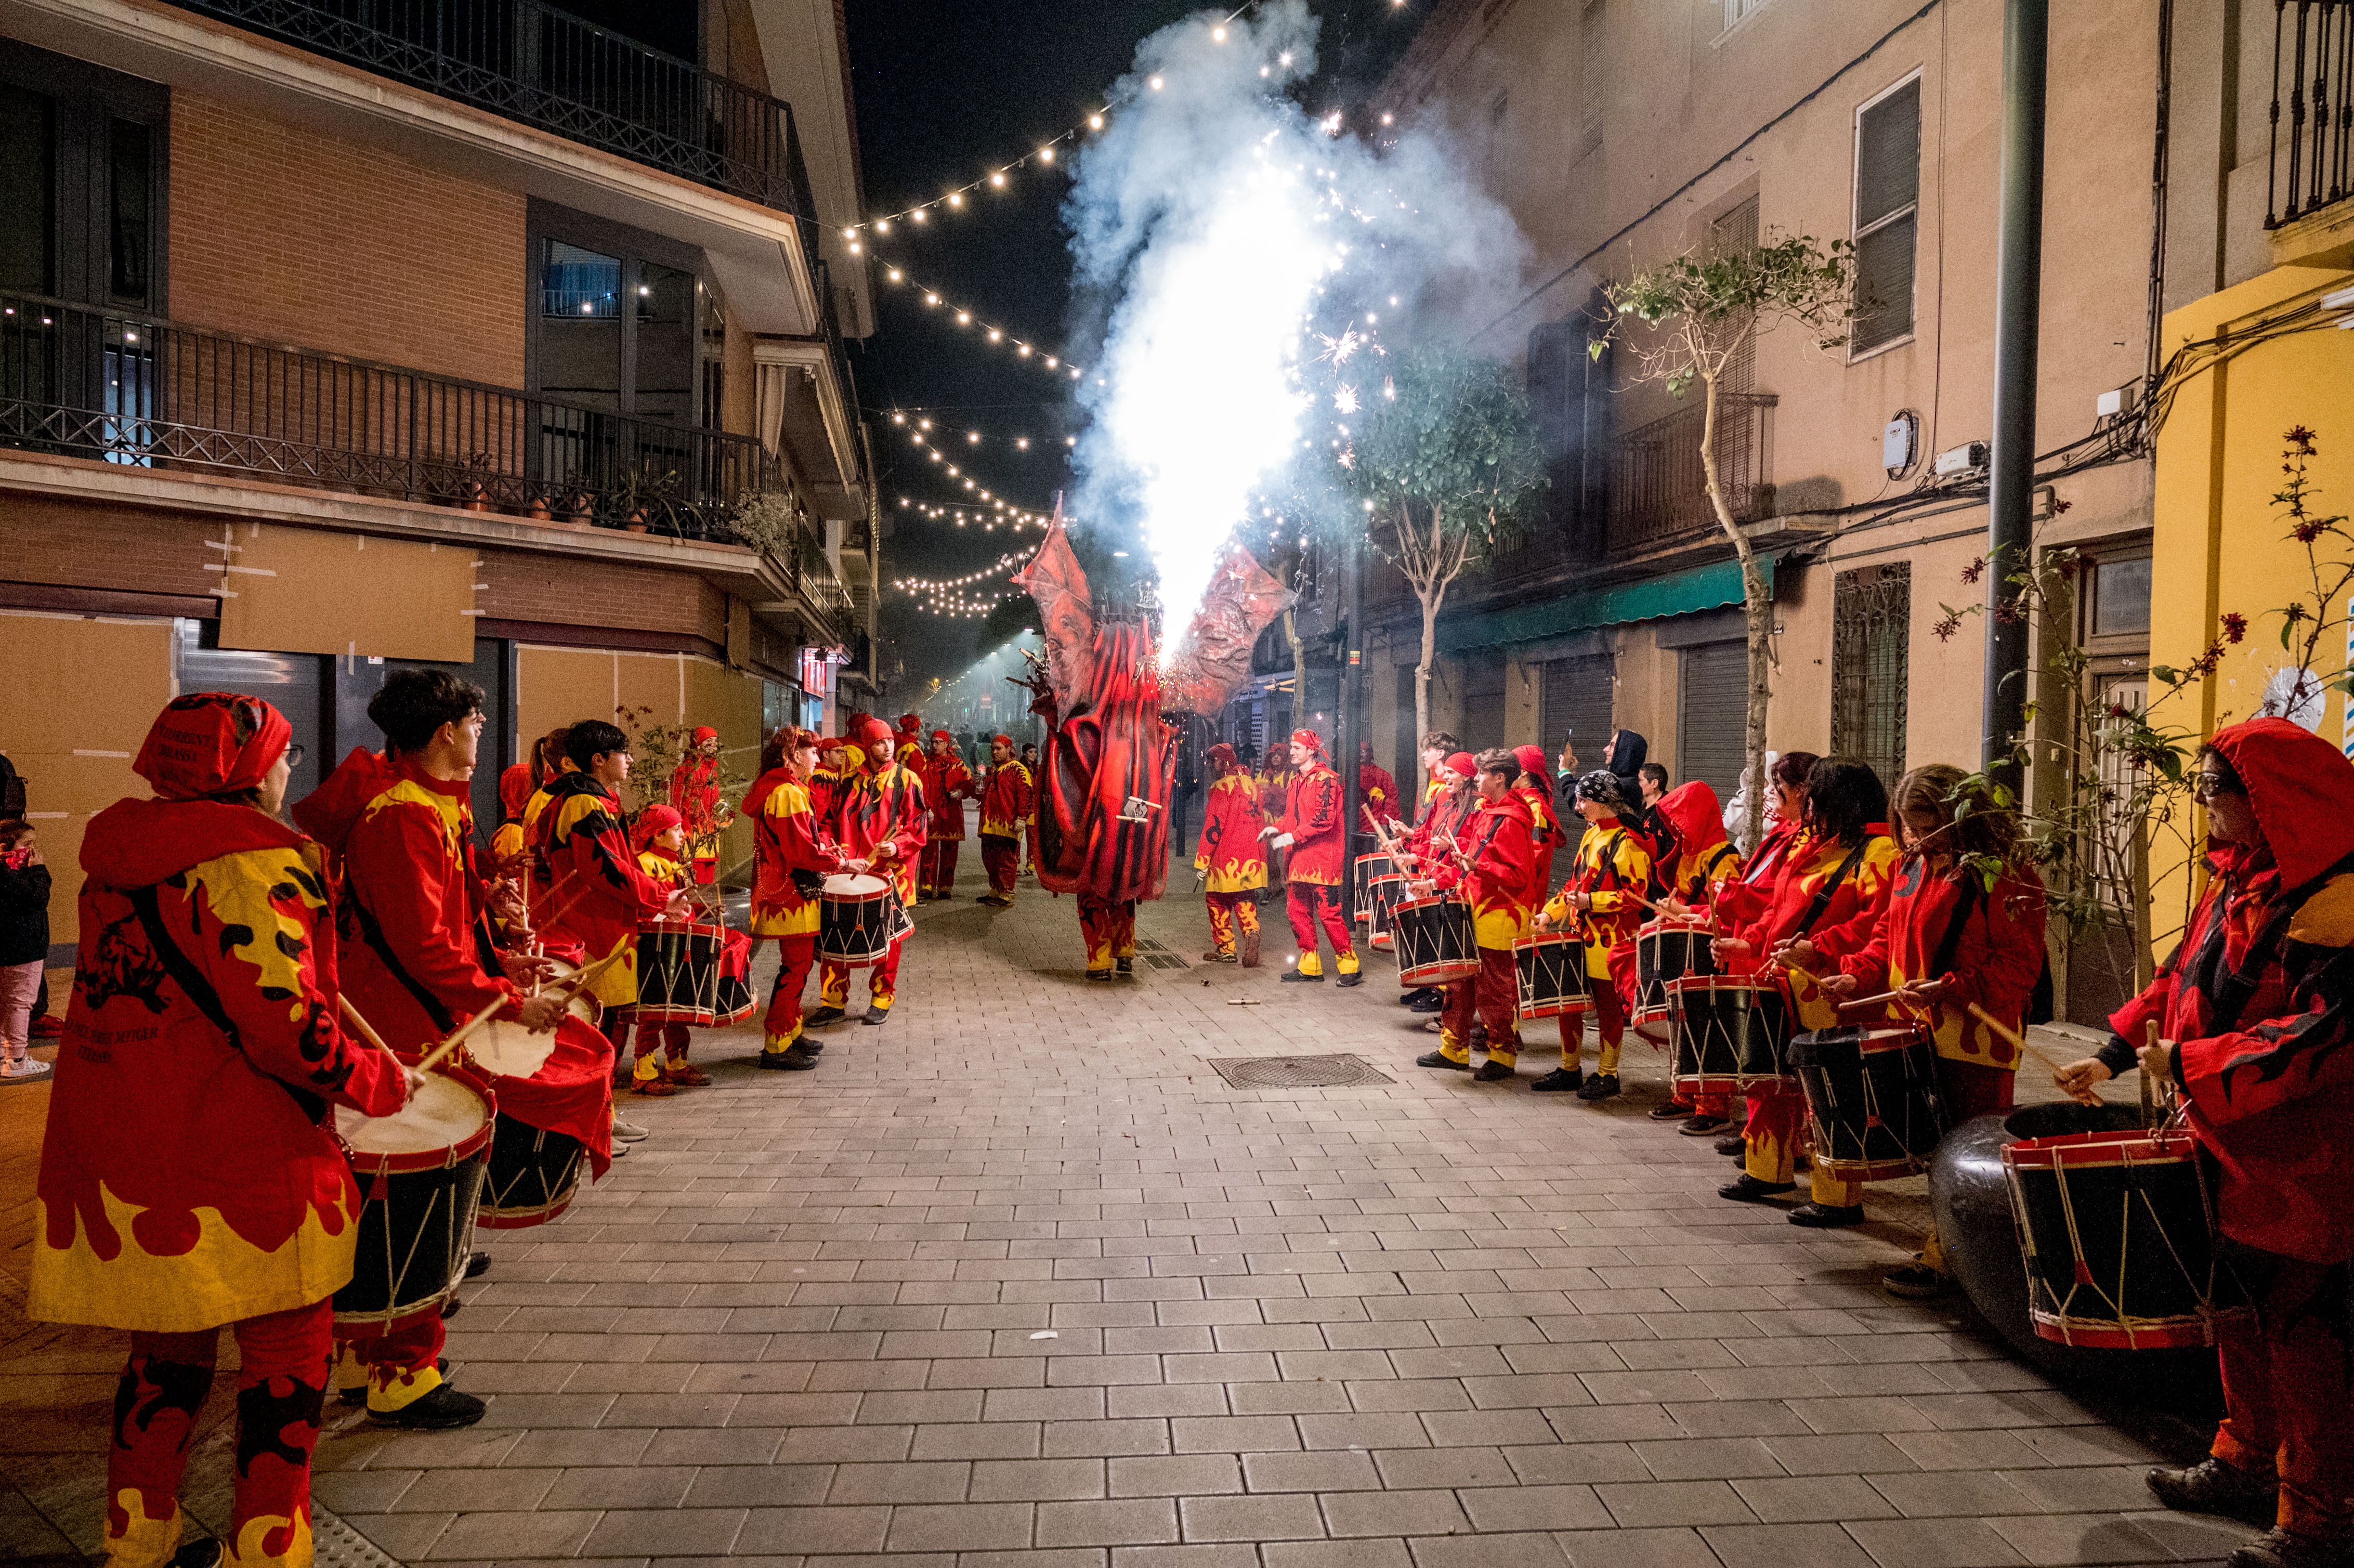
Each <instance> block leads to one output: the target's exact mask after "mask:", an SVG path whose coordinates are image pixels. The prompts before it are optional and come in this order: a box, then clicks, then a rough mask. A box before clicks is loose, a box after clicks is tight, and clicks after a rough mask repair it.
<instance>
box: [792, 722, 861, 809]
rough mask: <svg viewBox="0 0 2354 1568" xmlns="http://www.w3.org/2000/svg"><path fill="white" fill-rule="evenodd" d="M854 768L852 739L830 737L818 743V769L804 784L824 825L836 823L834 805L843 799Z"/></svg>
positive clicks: (803, 780) (812, 804)
mask: <svg viewBox="0 0 2354 1568" xmlns="http://www.w3.org/2000/svg"><path fill="white" fill-rule="evenodd" d="M853 767H854V764H853V763H852V762H851V760H850V742H849V741H848V740H846V739H844V738H843V736H838V735H829V736H823V737H822V738H821V739H820V740H819V741H818V743H817V767H816V768H813V769H812V770H811V772H810V773H809V775H808V776H807V777H806V778H804V779H802V780H801V782H802V783H803V784H804V785H806V786H807V787H808V789H809V798H810V811H811V814H812V815H814V816H815V817H816V818H817V820H818V821H820V822H831V821H833V807H834V802H835V801H837V800H840V799H841V798H842V786H843V780H845V779H848V778H849V777H850V774H851V771H852V768H853Z"/></svg>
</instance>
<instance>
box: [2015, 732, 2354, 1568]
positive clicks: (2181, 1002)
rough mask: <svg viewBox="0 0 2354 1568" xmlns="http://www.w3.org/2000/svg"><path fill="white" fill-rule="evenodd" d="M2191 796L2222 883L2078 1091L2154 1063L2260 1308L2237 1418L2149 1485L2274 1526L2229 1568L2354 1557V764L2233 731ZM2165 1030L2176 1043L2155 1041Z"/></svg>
mask: <svg viewBox="0 0 2354 1568" xmlns="http://www.w3.org/2000/svg"><path fill="white" fill-rule="evenodd" d="M2193 777H2194V789H2193V796H2192V798H2193V799H2194V800H2196V801H2197V802H2198V803H2199V804H2200V806H2202V807H2203V808H2204V809H2205V810H2206V816H2207V847H2208V853H2207V867H2208V870H2209V873H2210V880H2209V881H2208V884H2207V889H2206V892H2205V893H2204V895H2201V897H2200V902H2199V907H2198V908H2197V910H2196V911H2194V912H2193V914H2192V915H2191V916H2190V924H2189V926H2187V927H2185V928H2184V930H2183V936H2182V943H2181V945H2180V946H2179V947H2178V948H2175V950H2174V952H2173V953H2172V954H2171V955H2170V956H2169V957H2168V959H2167V960H2166V962H2165V963H2164V964H2163V965H2161V966H2159V969H2158V978H2157V979H2156V980H2153V981H2152V982H2151V983H2150V985H2149V988H2148V989H2147V990H2146V991H2143V992H2142V993H2141V994H2140V995H2139V996H2137V997H2135V998H2134V999H2133V1000H2132V1001H2128V1002H2126V1004H2125V1006H2123V1007H2121V1008H2119V1009H2118V1010H2117V1011H2116V1012H2114V1013H2112V1014H2111V1015H2110V1017H2109V1027H2110V1029H2111V1030H2112V1031H2114V1033H2112V1034H2111V1036H2110V1039H2109V1042H2108V1044H2106V1045H2105V1046H2104V1047H2103V1048H2102V1049H2101V1052H2100V1054H2098V1055H2096V1056H2093V1057H2088V1058H2086V1059H2085V1060H2083V1061H2080V1062H2073V1063H2071V1064H2069V1065H2067V1066H2065V1067H2062V1068H2061V1069H2060V1070H2059V1071H2058V1073H2056V1074H2055V1075H2054V1081H2055V1082H2056V1083H2057V1084H2058V1085H2059V1086H2060V1087H2061V1088H2062V1089H2063V1090H2065V1091H2066V1092H2068V1093H2069V1094H2071V1095H2073V1096H2075V1097H2077V1098H2078V1099H2081V1100H2084V1101H2086V1102H2087V1103H2097V1101H2098V1095H2097V1094H2096V1093H2095V1089H2096V1086H2098V1085H2099V1084H2100V1083H2101V1082H2102V1081H2104V1080H2105V1079H2107V1078H2109V1077H2112V1076H2114V1075H2116V1074H2119V1073H2122V1072H2125V1071H2126V1070H2127V1069H2128V1068H2130V1067H2133V1066H2135V1065H2138V1066H2139V1067H2140V1068H2141V1070H2142V1072H2143V1073H2145V1074H2146V1075H2149V1076H2150V1077H2151V1078H2153V1079H2156V1080H2159V1081H2161V1082H2163V1083H2165V1084H2166V1085H2168V1086H2170V1087H2171V1088H2172V1089H2173V1090H2174V1092H2175V1093H2176V1094H2177V1095H2178V1096H2179V1098H2180V1102H2181V1106H2182V1112H2183V1116H2184V1118H2185V1120H2186V1122H2187V1124H2188V1126H2189V1128H2190V1133H2191V1136H2192V1137H2194V1138H2196V1139H2198V1142H2199V1147H2200V1151H2201V1153H2202V1155H2204V1156H2206V1157H2207V1158H2209V1159H2211V1160H2212V1162H2213V1163H2212V1165H2211V1167H2210V1169H2211V1171H2214V1172H2215V1175H2214V1176H2213V1177H2212V1178H2211V1180H2212V1181H2214V1183H2215V1185H2214V1188H2213V1207H2214V1220H2215V1228H2216V1230H2217V1232H2218V1233H2219V1234H2217V1236H2216V1238H2215V1246H2216V1255H2217V1257H2218V1259H2219V1260H2220V1261H2221V1264H2222V1265H2223V1266H2224V1267H2225V1268H2226V1269H2228V1270H2229V1271H2230V1273H2231V1274H2232V1276H2233V1277H2236V1279H2237V1281H2238V1283H2239V1285H2240V1286H2241V1287H2242V1289H2243V1291H2244V1292H2245V1294H2246V1299H2247V1300H2248V1301H2249V1302H2251V1303H2252V1304H2253V1311H2252V1312H2244V1311H2243V1312H2226V1313H2221V1314H2219V1315H2218V1317H2217V1318H2216V1319H2215V1349H2216V1355H2217V1358H2218V1360H2219V1361H2221V1365H2222V1374H2223V1410H2224V1414H2223V1420H2222V1424H2221V1425H2220V1426H2219V1427H2217V1429H2216V1432H2215V1440H2214V1443H2213V1446H2211V1450H2210V1452H2209V1457H2207V1458H2206V1459H2205V1460H2204V1461H2203V1462H2201V1463H2200V1464H2197V1465H2194V1466H2191V1467H2188V1468H2181V1469H2177V1468H2171V1467H2160V1468H2157V1469H2153V1470H2151V1471H2150V1472H2149V1476H2148V1480H2149V1487H2150V1489H2151V1490H2152V1491H2154V1492H2156V1493H2157V1494H2158V1499H2159V1500H2160V1501H2161V1502H2163V1503H2165V1504H2166V1506H2167V1507H2168V1508H2171V1509H2181V1510H2186V1511H2189V1512H2194V1513H2212V1514H2224V1515H2228V1516H2231V1517H2234V1518H2240V1519H2245V1520H2251V1521H2252V1522H2256V1523H2263V1522H2264V1521H2266V1520H2270V1521H2271V1523H2272V1529H2271V1530H2270V1531H2268V1532H2267V1533H2265V1534H2264V1535H2263V1536H2261V1537H2259V1538H2257V1539H2256V1540H2254V1541H2252V1542H2248V1543H2246V1544H2245V1545H2243V1546H2241V1547H2240V1548H2239V1549H2238V1550H2236V1551H2234V1552H2232V1554H2231V1557H2230V1560H2229V1561H2230V1563H2231V1565H2232V1568H2323V1565H2324V1564H2331V1565H2335V1564H2341V1563H2344V1562H2345V1561H2346V1560H2347V1552H2348V1549H2349V1545H2354V1542H2349V1527H2350V1526H2354V1521H2349V1501H2348V1499H2349V1496H2350V1495H2354V1399H2349V1372H2348V1354H2349V1352H2348V1346H2347V1322H2346V1312H2345V1306H2346V1297H2347V1275H2348V1269H2349V1258H2354V1048H2349V1046H2354V767H2349V765H2348V763H2347V760H2346V758H2344V757H2342V756H2340V755H2339V754H2338V748H2337V747H2334V746H2332V745H2330V744H2329V742H2327V741H2326V740H2323V739H2322V738H2320V737H2319V736H2316V735H2313V734H2311V733H2309V732H2307V731H2306V730H2305V729H2303V728H2301V727H2300V726H2297V725H2295V724H2292V723H2290V722H2289V721H2288V720H2286V719H2281V718H2256V719H2250V720H2248V721H2246V722H2245V723H2243V724H2236V725H2232V726H2228V727H2226V728H2223V729H2220V730H2217V731H2216V732H2215V735H2214V738H2213V739H2211V740H2210V741H2209V742H2208V743H2207V746H2206V748H2205V749H2204V750H2203V751H2201V753H2200V758H2199V768H2198V772H2197V773H2196V774H2195V775H2194V776H2193ZM2153 1024H2154V1025H2156V1032H2157V1035H2158V1043H2157V1044H2147V1037H2148V1034H2149V1033H2150V1026H2151V1025H2153Z"/></svg>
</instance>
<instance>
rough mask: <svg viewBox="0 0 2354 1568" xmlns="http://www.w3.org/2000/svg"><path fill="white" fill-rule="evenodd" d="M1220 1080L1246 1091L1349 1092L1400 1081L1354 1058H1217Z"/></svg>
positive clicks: (1212, 1061)
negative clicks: (1306, 1090) (1317, 1090)
mask: <svg viewBox="0 0 2354 1568" xmlns="http://www.w3.org/2000/svg"><path fill="white" fill-rule="evenodd" d="M1210 1065H1211V1066H1213V1067H1215V1068H1216V1069H1217V1070H1218V1076H1220V1077H1222V1078H1224V1079H1225V1081H1226V1082H1228V1083H1230V1084H1232V1085H1234V1086H1235V1087H1236V1088H1245V1089H1349V1088H1355V1087H1357V1086H1360V1085H1365V1084H1393V1083H1395V1082H1396V1081H1397V1080H1396V1079H1394V1078H1393V1077H1391V1076H1390V1075H1388V1074H1386V1073H1384V1072H1380V1071H1378V1070H1376V1069H1375V1068H1373V1067H1372V1066H1370V1065H1367V1064H1365V1063H1364V1062H1363V1061H1360V1060H1359V1059H1358V1058H1356V1057H1354V1056H1346V1055H1343V1056H1214V1057H1212V1058H1211V1059H1210Z"/></svg>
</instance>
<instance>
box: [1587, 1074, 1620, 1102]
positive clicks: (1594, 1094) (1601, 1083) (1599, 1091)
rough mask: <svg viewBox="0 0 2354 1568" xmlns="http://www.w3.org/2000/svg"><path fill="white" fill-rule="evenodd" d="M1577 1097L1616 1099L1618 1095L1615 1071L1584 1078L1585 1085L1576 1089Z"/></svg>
mask: <svg viewBox="0 0 2354 1568" xmlns="http://www.w3.org/2000/svg"><path fill="white" fill-rule="evenodd" d="M1577 1097H1578V1098H1579V1099H1582V1100H1614V1099H1617V1097H1618V1075H1617V1074H1616V1073H1596V1074H1595V1075H1594V1076H1592V1077H1590V1078H1588V1079H1586V1080H1585V1087H1584V1088H1582V1089H1580V1090H1578V1091H1577Z"/></svg>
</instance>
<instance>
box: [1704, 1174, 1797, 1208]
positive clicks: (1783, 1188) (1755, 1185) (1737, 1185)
mask: <svg viewBox="0 0 2354 1568" xmlns="http://www.w3.org/2000/svg"><path fill="white" fill-rule="evenodd" d="M1797 1185H1798V1184H1797V1182H1796V1181H1759V1180H1757V1178H1756V1177H1755V1176H1752V1175H1751V1174H1749V1172H1747V1171H1743V1172H1742V1173H1741V1174H1740V1175H1738V1176H1735V1177H1734V1179H1733V1180H1732V1181H1729V1182H1727V1183H1725V1184H1724V1185H1723V1186H1722V1187H1719V1188H1718V1189H1717V1190H1716V1195H1717V1196H1718V1197H1720V1198H1725V1199H1729V1200H1730V1201H1732V1202H1735V1203H1762V1202H1765V1200H1766V1199H1768V1198H1778V1197H1780V1196H1781V1195H1782V1194H1783V1193H1785V1192H1793V1191H1795V1190H1796V1189H1797Z"/></svg>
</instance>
